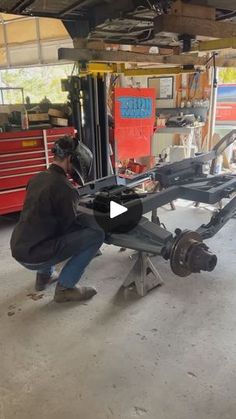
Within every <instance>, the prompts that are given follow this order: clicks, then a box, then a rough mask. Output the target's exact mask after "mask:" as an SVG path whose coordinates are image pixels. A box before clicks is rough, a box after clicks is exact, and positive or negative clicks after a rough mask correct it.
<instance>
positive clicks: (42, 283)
mask: <svg viewBox="0 0 236 419" xmlns="http://www.w3.org/2000/svg"><path fill="white" fill-rule="evenodd" d="M58 277H59V274H58V272H57V271H54V272H53V273H52V274H51V275H49V274H40V273H39V272H37V275H36V282H35V289H36V291H43V290H44V289H45V288H46V286H47V285H50V284H53V282H56V281H57V280H58Z"/></svg>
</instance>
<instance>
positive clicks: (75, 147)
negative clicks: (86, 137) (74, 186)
mask: <svg viewBox="0 0 236 419" xmlns="http://www.w3.org/2000/svg"><path fill="white" fill-rule="evenodd" d="M52 153H53V154H54V156H57V157H59V158H60V159H62V160H63V159H64V158H66V157H68V156H71V159H70V161H71V165H72V172H71V176H72V178H73V180H74V181H75V182H77V183H78V184H80V185H84V183H86V182H87V181H88V180H89V175H90V172H91V169H92V164H93V154H92V152H91V151H90V150H89V148H88V147H86V146H85V145H84V144H83V143H82V142H81V141H79V140H78V138H76V137H75V138H73V137H70V136H64V137H61V138H59V139H58V140H57V141H55V143H54V145H53V147H52Z"/></svg>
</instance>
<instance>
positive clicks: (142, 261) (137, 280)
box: [123, 252, 163, 297]
mask: <svg viewBox="0 0 236 419" xmlns="http://www.w3.org/2000/svg"><path fill="white" fill-rule="evenodd" d="M131 284H134V285H135V287H136V291H137V294H138V295H140V296H141V297H144V296H145V295H146V294H147V293H148V291H150V290H152V289H153V288H156V287H159V286H161V285H162V284H163V279H162V277H161V275H160V274H159V272H158V270H157V269H156V268H155V266H154V265H153V263H152V261H151V258H150V256H149V255H148V253H145V252H138V253H137V260H136V261H135V263H134V265H133V267H132V269H131V271H130V272H129V274H128V276H127V278H126V279H125V281H124V283H123V287H124V288H128V287H130V286H131Z"/></svg>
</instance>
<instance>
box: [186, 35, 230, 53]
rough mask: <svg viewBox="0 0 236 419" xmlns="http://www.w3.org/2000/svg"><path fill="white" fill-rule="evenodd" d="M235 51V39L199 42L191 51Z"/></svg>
mask: <svg viewBox="0 0 236 419" xmlns="http://www.w3.org/2000/svg"><path fill="white" fill-rule="evenodd" d="M229 48H231V49H236V37H234V38H222V39H213V40H210V41H202V42H199V43H198V45H196V46H194V47H193V48H192V51H217V50H221V49H229Z"/></svg>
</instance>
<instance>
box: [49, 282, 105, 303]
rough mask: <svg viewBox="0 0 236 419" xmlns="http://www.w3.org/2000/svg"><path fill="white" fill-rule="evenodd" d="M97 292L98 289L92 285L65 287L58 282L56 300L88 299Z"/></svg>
mask: <svg viewBox="0 0 236 419" xmlns="http://www.w3.org/2000/svg"><path fill="white" fill-rule="evenodd" d="M96 294H97V291H96V290H95V288H92V287H79V288H77V287H74V288H64V287H63V286H62V285H60V284H57V286H56V289H55V295H54V301H56V302H57V303H66V302H67V301H86V300H89V299H90V298H92V297H93V296H94V295H96Z"/></svg>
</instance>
